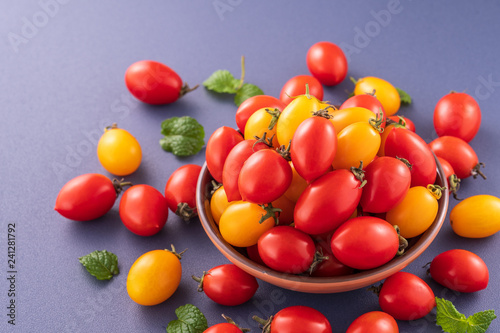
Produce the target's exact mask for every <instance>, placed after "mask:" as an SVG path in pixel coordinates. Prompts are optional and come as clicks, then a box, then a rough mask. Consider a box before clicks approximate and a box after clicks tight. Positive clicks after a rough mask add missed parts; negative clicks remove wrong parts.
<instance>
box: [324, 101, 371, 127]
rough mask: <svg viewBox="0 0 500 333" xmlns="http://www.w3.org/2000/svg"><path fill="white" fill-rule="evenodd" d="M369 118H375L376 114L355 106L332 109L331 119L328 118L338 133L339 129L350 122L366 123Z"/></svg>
mask: <svg viewBox="0 0 500 333" xmlns="http://www.w3.org/2000/svg"><path fill="white" fill-rule="evenodd" d="M371 119H373V120H375V119H377V114H375V113H373V112H372V111H370V110H368V109H365V108H362V107H357V106H355V107H352V108H346V109H341V110H337V111H333V112H332V119H330V121H331V122H332V124H333V126H334V127H335V130H336V131H337V133H340V131H342V130H343V129H344V128H346V127H347V126H349V125H351V124H354V123H358V122H365V123H368V122H370V120H371Z"/></svg>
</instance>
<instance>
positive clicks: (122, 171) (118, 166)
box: [97, 124, 142, 176]
mask: <svg viewBox="0 0 500 333" xmlns="http://www.w3.org/2000/svg"><path fill="white" fill-rule="evenodd" d="M97 157H98V158H99V162H100V163H101V165H102V166H103V167H104V169H106V170H107V171H108V172H110V173H112V174H113V175H116V176H127V175H130V174H131V173H133V172H134V171H136V170H137V169H138V168H139V165H140V164H141V160H142V149H141V146H140V144H139V142H138V141H137V139H136V138H135V137H134V136H132V134H130V133H129V132H128V131H126V130H124V129H122V128H117V127H116V124H113V125H112V126H110V127H109V128H106V129H105V131H104V134H103V135H102V136H101V138H100V139H99V142H98V143H97Z"/></svg>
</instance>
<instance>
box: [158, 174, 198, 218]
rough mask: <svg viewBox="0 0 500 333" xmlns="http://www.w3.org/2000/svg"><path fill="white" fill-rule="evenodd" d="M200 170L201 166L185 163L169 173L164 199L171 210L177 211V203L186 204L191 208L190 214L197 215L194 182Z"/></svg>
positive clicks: (196, 180)
mask: <svg viewBox="0 0 500 333" xmlns="http://www.w3.org/2000/svg"><path fill="white" fill-rule="evenodd" d="M200 172H201V166H199V165H195V164H185V165H183V166H181V167H179V168H178V169H177V170H175V171H174V172H173V173H172V174H171V175H170V177H169V178H168V181H167V184H166V185H165V199H166V200H167V204H168V208H170V210H171V211H172V212H174V213H177V208H178V206H179V204H187V205H188V206H189V208H190V209H191V210H193V214H192V216H196V215H197V213H196V183H197V182H198V176H199V175H200ZM179 214H180V212H179ZM181 217H182V215H181ZM188 219H189V218H188Z"/></svg>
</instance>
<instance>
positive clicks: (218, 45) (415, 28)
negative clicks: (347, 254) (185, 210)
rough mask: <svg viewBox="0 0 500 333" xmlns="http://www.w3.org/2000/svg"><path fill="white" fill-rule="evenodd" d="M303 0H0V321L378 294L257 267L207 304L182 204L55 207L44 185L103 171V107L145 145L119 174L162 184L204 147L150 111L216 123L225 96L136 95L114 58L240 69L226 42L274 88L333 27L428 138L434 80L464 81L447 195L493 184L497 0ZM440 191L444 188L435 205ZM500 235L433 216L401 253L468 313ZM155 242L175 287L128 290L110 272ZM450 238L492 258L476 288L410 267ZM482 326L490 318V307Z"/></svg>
mask: <svg viewBox="0 0 500 333" xmlns="http://www.w3.org/2000/svg"><path fill="white" fill-rule="evenodd" d="M302 4H303V3H300V5H299V4H298V2H297V3H294V4H291V2H287V1H273V2H272V4H271V3H270V2H267V1H266V2H265V1H244V0H237V1H229V0H217V1H190V2H189V4H187V3H186V2H183V1H159V0H156V1H144V2H141V3H139V2H133V1H117V0H114V1H106V2H93V3H88V2H83V1H69V0H65V1H63V0H59V1H58V2H56V0H40V1H34V0H30V1H23V2H22V3H21V2H18V1H16V2H14V1H2V2H1V3H0V36H1V41H0V50H1V52H0V102H1V113H2V121H1V122H0V142H1V145H2V150H1V153H0V156H1V157H0V162H1V167H0V184H2V191H0V212H1V216H2V217H1V219H0V221H1V229H0V235H1V236H0V239H1V243H0V244H1V246H0V305H1V308H2V309H3V313H2V315H1V316H0V318H2V320H1V322H0V331H2V332H6V331H9V332H10V331H16V330H17V331H19V332H34V331H39V332H56V331H57V332H97V331H103V332H163V331H165V327H166V325H167V323H168V322H169V321H170V320H172V319H173V318H174V310H175V309H176V308H177V307H178V306H180V305H184V304H186V303H193V304H195V305H197V306H198V307H199V308H200V309H201V310H202V311H203V312H204V313H205V315H206V316H207V319H208V322H209V324H211V325H213V324H215V323H218V322H221V321H222V318H221V317H220V314H221V313H225V314H226V315H229V316H230V317H232V318H233V319H235V320H237V321H238V322H239V323H240V325H241V326H244V327H250V328H252V331H253V332H257V331H258V329H257V325H256V324H255V323H253V322H252V321H251V320H250V319H249V318H250V317H251V315H253V314H258V315H260V316H261V317H265V316H268V315H270V314H272V313H274V312H277V311H278V310H280V309H281V308H283V307H286V306H290V305H298V304H301V305H309V306H313V307H315V308H316V309H318V310H320V311H321V312H323V313H324V314H325V315H326V316H327V317H328V318H329V320H330V321H331V323H332V326H333V328H334V331H335V332H343V331H345V330H346V328H347V327H348V325H349V323H350V322H352V321H353V320H354V319H355V318H356V317H357V316H359V315H361V314H362V313H364V312H367V311H371V310H378V309H379V307H378V302H377V299H376V297H375V296H374V295H372V294H371V293H370V292H367V291H366V290H357V291H353V292H348V293H342V294H329V295H308V294H303V293H298V292H292V291H287V290H284V289H280V288H277V287H274V286H272V285H268V284H266V283H263V282H261V283H260V288H259V290H258V291H257V293H256V295H255V297H254V298H253V299H252V300H251V301H250V302H248V303H246V304H244V305H241V306H238V307H224V306H219V305H217V304H214V303H213V302H211V301H210V300H208V299H207V298H206V297H205V295H203V294H199V293H198V292H197V291H196V283H195V282H194V281H192V280H191V275H193V274H196V275H199V274H201V272H202V271H203V270H208V269H209V268H211V267H213V266H215V265H219V264H223V263H227V260H226V259H225V258H224V257H223V256H222V255H221V254H220V253H219V252H218V251H217V249H216V248H215V247H214V246H213V245H212V244H211V242H210V241H209V239H208V237H207V236H206V235H205V234H204V232H203V229H202V227H201V226H200V224H199V222H198V221H197V220H193V221H192V222H191V223H189V224H185V223H183V222H182V221H181V220H180V219H179V218H177V217H176V216H175V215H174V214H170V217H169V220H168V222H167V225H166V226H165V228H164V230H163V231H162V232H160V233H159V234H158V235H156V236H153V237H149V238H142V237H139V236H135V235H133V234H132V233H130V232H129V231H128V230H126V229H125V228H124V227H123V225H122V224H121V222H120V219H119V216H118V209H117V208H118V205H115V207H114V208H113V210H112V211H111V212H110V213H108V214H107V215H106V216H105V217H103V218H100V219H99V220H96V221H93V222H87V223H78V222H73V221H68V220H66V219H64V218H62V217H61V216H59V215H58V214H57V213H56V212H55V211H54V210H53V206H54V202H55V198H56V196H57V193H58V191H59V189H60V188H61V187H62V186H63V184H64V183H66V182H67V181H68V180H69V179H71V178H73V177H75V176H78V175H80V174H83V173H89V172H98V173H103V174H105V175H109V174H108V173H106V172H105V170H104V169H103V168H102V167H101V166H100V164H99V162H98V160H97V157H96V154H95V148H96V142H97V139H98V137H99V135H100V133H101V131H102V129H103V128H104V127H105V126H107V125H109V124H110V123H111V122H117V123H118V125H119V126H120V127H122V128H125V129H127V130H129V131H130V132H131V133H132V134H133V135H134V136H135V137H136V138H137V139H138V140H139V142H140V143H141V145H142V148H143V163H142V165H141V167H140V168H139V170H138V171H137V172H136V173H134V174H133V175H131V176H129V177H127V180H130V181H132V182H133V183H137V184H139V183H146V184H149V185H152V186H154V187H156V188H157V189H158V190H160V191H163V189H164V186H165V183H166V181H167V179H168V177H169V175H170V174H171V173H172V172H173V171H174V170H175V169H176V168H178V167H179V166H181V165H183V164H185V163H194V164H199V165H201V164H202V163H203V162H204V151H202V152H201V153H199V154H198V155H196V156H194V157H190V158H185V159H180V158H176V157H174V156H173V155H171V154H169V153H166V152H164V151H162V150H161V149H160V147H159V145H158V140H159V139H160V138H161V135H160V123H161V121H162V120H164V119H166V118H169V117H172V116H183V115H190V116H193V117H195V118H197V119H198V120H199V121H200V122H201V123H202V124H203V126H204V127H205V130H206V133H207V136H206V138H207V139H208V136H209V135H210V134H211V133H212V132H213V131H214V130H215V129H216V128H218V127H220V126H222V125H226V126H232V127H234V126H235V123H234V113H235V111H236V107H235V106H234V105H233V104H232V98H226V97H224V96H223V97H220V96H215V95H214V94H211V93H209V92H208V91H206V90H205V89H203V88H199V89H198V90H196V91H195V92H192V93H191V94H190V95H188V96H186V97H185V98H183V99H182V100H180V101H178V102H176V103H175V104H173V105H169V106H162V107H151V106H148V105H144V104H141V103H139V102H138V101H136V100H134V99H133V98H132V97H131V96H130V94H129V93H128V91H127V90H126V87H125V85H124V82H123V76H124V73H125V70H126V68H127V67H128V66H129V65H130V64H131V63H133V62H135V61H138V60H142V59H152V60H157V61H161V62H164V63H165V64H167V65H169V66H171V67H172V68H174V69H175V70H176V71H177V72H178V73H179V74H180V75H181V77H182V78H183V79H184V80H185V81H187V82H189V83H191V84H192V85H193V84H196V83H201V82H203V80H205V79H206V78H207V77H208V76H209V75H210V74H211V73H212V72H213V71H215V70H217V69H228V70H230V71H231V72H233V73H234V74H235V75H239V72H240V67H239V66H240V56H241V55H245V57H246V65H247V67H246V69H247V76H246V81H247V82H251V83H255V84H257V85H259V86H260V87H261V88H262V89H263V90H264V92H265V93H267V94H269V95H274V96H277V95H278V94H279V92H280V90H281V87H282V85H283V84H284V83H285V82H286V81H287V80H288V79H289V78H290V77H292V76H295V75H299V74H307V73H308V72H307V67H306V64H305V54H306V52H307V49H308V47H309V46H311V45H312V44H314V43H315V42H317V41H321V40H328V41H332V42H334V43H336V44H338V45H340V46H342V47H343V48H344V49H345V50H346V49H349V50H350V52H348V54H349V66H350V67H349V75H350V76H353V77H362V76H368V75H374V76H379V77H382V78H385V79H387V80H389V81H390V82H392V83H393V84H394V85H395V86H398V87H401V88H403V89H404V90H406V91H407V92H409V93H410V95H411V96H412V97H413V100H414V103H413V104H412V105H411V106H409V107H404V108H403V109H402V112H401V113H402V114H404V115H407V116H408V117H409V118H410V119H412V120H413V121H414V122H415V125H416V127H417V133H419V134H420V135H421V136H422V137H423V138H424V139H425V140H426V141H427V142H429V141H431V140H432V139H433V138H435V137H436V135H435V132H434V129H433V126H432V112H433V109H434V106H435V104H436V102H437V101H438V100H439V98H440V97H442V96H443V95H444V94H446V93H448V92H449V91H450V90H456V91H466V92H468V93H469V94H471V95H472V96H474V97H475V98H476V100H477V101H478V103H479V105H480V106H481V109H482V112H483V122H482V125H481V129H480V131H479V133H478V135H477V137H476V138H475V139H474V140H473V141H472V142H471V145H472V146H473V147H474V149H476V151H477V153H478V155H479V157H480V160H481V161H483V162H485V164H486V169H485V172H486V173H487V175H488V180H487V181H484V180H482V179H477V180H472V179H467V180H466V181H464V182H463V184H462V189H461V192H460V195H461V196H462V197H467V196H471V195H475V194H483V193H486V194H492V195H495V196H500V193H499V192H500V190H499V186H500V176H499V175H498V172H497V170H496V166H497V165H499V164H500V155H499V154H498V141H499V139H500V133H499V132H498V125H497V124H498V122H499V121H500V115H499V113H498V105H499V104H500V69H499V68H500V67H499V66H498V53H499V51H500V46H499V45H500V44H499V43H498V35H499V34H500V21H499V20H498V17H500V4H499V3H496V2H487V1H475V2H467V1H459V2H457V1H441V2H426V3H425V4H422V3H421V2H417V1H401V2H398V1H384V2H376V3H374V2H371V1H366V0H365V1H362V2H359V1H358V2H350V1H318V2H316V3H315V4H313V3H308V5H302ZM216 6H219V7H218V8H219V11H218V10H217V9H216ZM389 9H390V10H391V11H392V13H391V12H389V11H388V10H389ZM381 11H384V12H383V13H385V15H384V14H382V12H381ZM388 13H389V15H387V14H388ZM35 24H36V25H35ZM360 31H361V32H360ZM488 82H489V83H488ZM347 90H352V85H351V83H350V82H349V80H345V81H344V82H343V83H342V84H341V85H339V86H336V87H333V88H326V89H325V99H327V100H330V101H332V102H334V103H340V102H342V101H343V100H344V99H345V98H346V96H347V93H346V91H347ZM109 176H110V175H109ZM455 204H456V201H453V200H452V201H451V202H450V209H451V208H452V207H453V206H454V205H455ZM9 223H15V225H16V270H17V272H18V273H17V275H16V283H15V288H16V296H15V301H16V321H15V322H16V325H15V327H13V326H12V325H9V324H8V323H7V320H8V319H9V318H8V317H7V316H6V314H7V312H8V309H6V307H7V306H8V302H9V297H8V296H7V292H8V289H9V282H8V281H7V279H6V278H5V274H6V272H7V271H8V267H7V259H8V258H7V244H6V239H7V226H8V224H9ZM499 237H500V236H499V235H495V236H492V237H489V238H486V239H480V240H470V239H464V238H460V237H458V236H456V235H455V234H454V233H453V232H452V230H451V228H450V226H449V223H448V220H447V221H446V222H445V225H444V227H443V229H442V230H441V232H440V234H439V235H438V237H437V239H436V241H435V242H434V243H433V244H432V245H431V246H430V248H429V249H428V250H427V251H426V252H424V254H423V255H422V256H421V257H420V258H419V259H417V260H416V261H415V262H414V263H412V264H411V265H410V266H409V267H407V268H406V271H409V272H413V273H415V274H417V275H419V276H421V277H423V278H424V279H425V280H426V281H427V282H429V284H430V285H431V287H432V288H433V290H434V291H435V293H436V295H437V296H440V297H445V298H448V299H450V300H453V302H454V303H455V305H456V306H457V308H458V309H459V310H460V311H462V312H463V313H465V314H466V315H470V314H472V313H474V312H477V311H480V310H485V309H490V308H495V307H496V306H497V305H498V295H499V292H498V291H499V290H500V282H499V281H500V280H499V279H498V276H499V274H500V259H499V257H498V255H496V251H495V250H496V249H498V248H499V246H500V238H499ZM171 243H173V244H174V245H175V246H176V248H178V249H184V248H188V251H187V252H186V254H185V256H184V258H183V260H182V263H183V268H184V271H183V279H182V281H181V285H180V287H179V289H178V290H177V292H176V293H175V294H174V296H173V297H172V298H170V299H169V300H168V301H167V302H165V303H163V304H161V305H158V306H154V307H141V306H139V305H137V304H135V303H134V302H132V301H131V300H130V299H129V297H128V295H127V293H126V290H125V282H126V276H127V272H128V269H129V268H130V266H131V264H132V263H133V262H134V260H135V259H136V258H137V257H139V256H140V255H141V254H142V253H144V252H146V251H149V250H152V249H158V248H168V247H169V246H170V244H171ZM451 248H464V249H468V250H471V251H473V252H475V253H477V254H478V255H480V256H481V257H482V258H483V259H484V260H485V262H486V263H487V264H488V266H489V268H490V276H491V280H490V284H489V286H488V288H487V290H485V291H481V292H478V293H474V294H458V293H454V292H451V291H449V290H446V289H444V288H442V287H440V286H438V285H437V284H436V283H434V282H432V281H431V280H430V278H429V277H426V276H425V269H423V268H421V267H422V266H423V265H424V264H425V263H427V262H429V261H431V260H432V258H433V257H434V256H435V255H437V254H438V253H440V252H443V251H445V250H448V249H451ZM96 249H107V250H109V251H112V252H114V253H116V254H117V255H118V258H119V263H120V269H121V273H120V274H119V275H117V276H116V277H114V278H113V279H112V280H111V281H108V282H103V281H97V280H96V279H95V278H93V277H92V276H90V275H88V274H87V273H86V271H85V269H84V268H83V267H82V266H81V265H80V263H79V262H78V260H77V258H78V257H80V256H82V255H85V254H87V253H89V252H92V251H94V250H96ZM497 310H500V309H498V308H497ZM433 321H434V317H433V315H432V314H431V315H429V316H428V317H426V318H424V319H421V320H417V321H415V322H410V323H408V322H399V326H400V331H401V332H440V329H439V328H437V327H435V326H434V323H433ZM490 331H491V332H498V331H500V321H499V320H498V319H497V320H495V321H494V322H493V324H492V325H491V328H490Z"/></svg>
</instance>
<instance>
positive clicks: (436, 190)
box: [427, 184, 446, 200]
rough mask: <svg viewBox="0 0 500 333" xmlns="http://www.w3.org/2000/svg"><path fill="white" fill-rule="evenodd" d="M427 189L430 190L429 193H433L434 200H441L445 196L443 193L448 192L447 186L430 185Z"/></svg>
mask: <svg viewBox="0 0 500 333" xmlns="http://www.w3.org/2000/svg"><path fill="white" fill-rule="evenodd" d="M427 189H428V190H429V192H431V194H432V196H433V197H434V198H436V200H439V199H441V196H442V195H443V191H444V190H446V186H445V187H441V186H439V185H435V184H434V185H432V184H429V185H427Z"/></svg>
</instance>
